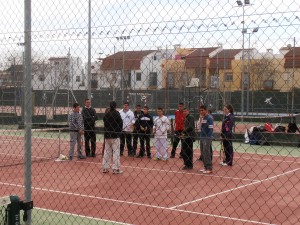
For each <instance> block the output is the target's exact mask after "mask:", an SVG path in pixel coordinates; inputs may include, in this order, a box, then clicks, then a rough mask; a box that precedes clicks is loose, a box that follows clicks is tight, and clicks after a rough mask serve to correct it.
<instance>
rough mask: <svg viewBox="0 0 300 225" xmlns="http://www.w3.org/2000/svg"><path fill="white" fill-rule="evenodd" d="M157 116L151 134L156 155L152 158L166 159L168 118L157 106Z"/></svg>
mask: <svg viewBox="0 0 300 225" xmlns="http://www.w3.org/2000/svg"><path fill="white" fill-rule="evenodd" d="M156 112H157V117H156V118H155V120H154V125H153V134H154V144H155V148H156V155H155V156H154V157H153V160H164V161H166V160H168V141H167V134H168V130H169V129H170V125H171V124H170V121H169V119H168V118H167V117H166V116H164V115H163V109H162V108H160V107H159V108H157V110H156Z"/></svg>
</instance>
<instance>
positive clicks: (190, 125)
mask: <svg viewBox="0 0 300 225" xmlns="http://www.w3.org/2000/svg"><path fill="white" fill-rule="evenodd" d="M182 133H183V134H184V136H185V138H195V137H196V133H195V119H194V117H193V116H192V115H190V114H188V115H187V116H186V117H185V118H184V130H183V131H182Z"/></svg>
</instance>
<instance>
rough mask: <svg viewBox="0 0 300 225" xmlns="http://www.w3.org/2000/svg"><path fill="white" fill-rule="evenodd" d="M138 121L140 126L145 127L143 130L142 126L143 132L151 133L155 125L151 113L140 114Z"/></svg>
mask: <svg viewBox="0 0 300 225" xmlns="http://www.w3.org/2000/svg"><path fill="white" fill-rule="evenodd" d="M137 121H138V124H139V126H140V127H142V128H143V130H142V129H141V128H140V132H141V133H146V134H150V133H151V129H152V127H153V118H152V116H150V115H149V114H143V115H140V116H139V118H138V119H137Z"/></svg>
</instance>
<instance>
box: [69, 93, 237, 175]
mask: <svg viewBox="0 0 300 225" xmlns="http://www.w3.org/2000/svg"><path fill="white" fill-rule="evenodd" d="M116 107H117V105H116V102H115V101H112V102H110V106H109V108H108V109H107V110H106V113H105V115H104V117H103V122H104V143H105V145H104V146H105V147H104V154H103V162H102V169H103V173H108V172H109V169H110V164H111V160H112V170H113V173H114V174H120V173H122V171H121V170H120V166H121V165H120V157H121V156H123V155H124V149H125V144H126V147H127V150H128V156H129V157H138V158H143V157H144V156H147V157H148V158H152V159H153V160H155V161H158V160H162V161H167V160H168V159H169V155H168V139H167V135H168V132H169V130H170V129H171V127H172V126H174V133H173V134H172V135H173V136H172V137H173V143H172V150H171V155H170V158H175V156H176V149H177V146H178V144H179V142H181V151H180V153H179V158H182V159H183V164H184V166H183V168H182V169H183V170H190V169H193V155H194V151H193V143H194V142H195V140H196V139H200V153H201V155H200V158H199V159H198V160H201V161H203V166H204V167H203V169H201V170H199V172H202V173H204V174H210V173H212V171H213V164H212V158H213V155H212V154H213V152H212V140H213V127H214V121H213V117H212V115H211V114H210V112H209V111H208V109H207V107H206V106H205V105H201V106H200V108H199V113H200V118H199V121H198V123H197V126H196V128H198V129H199V131H200V137H196V131H195V129H196V128H195V119H194V117H193V116H192V115H191V114H190V112H189V109H188V108H185V107H184V104H183V103H179V104H178V110H176V112H175V120H174V124H171V122H170V120H169V119H168V118H167V117H166V116H165V115H164V114H163V109H162V108H160V107H158V108H157V109H156V113H157V116H156V117H155V119H153V117H152V115H150V114H149V108H148V106H144V107H143V109H142V107H141V105H136V107H135V111H131V110H130V108H129V103H128V102H125V103H124V104H123V109H121V110H120V111H117V110H116ZM79 112H80V108H79V105H78V104H77V103H74V105H73V113H72V114H71V115H70V117H69V121H70V143H71V145H70V152H69V159H70V160H72V158H73V154H74V147H75V144H76V142H77V143H80V140H81V135H82V134H84V137H85V151H86V156H87V157H89V156H90V157H95V150H96V136H95V121H96V120H97V115H96V112H95V110H94V109H93V108H92V107H91V106H90V100H89V99H86V100H85V107H83V109H82V112H81V114H80V113H79ZM224 114H225V115H224V119H223V121H222V129H221V140H222V145H223V146H224V152H225V157H224V160H223V161H222V162H221V163H220V164H221V165H222V166H232V165H233V147H232V130H233V126H234V116H233V108H232V106H231V105H226V106H224ZM152 133H153V135H154V145H155V148H156V153H155V155H154V156H153V157H152V156H151V152H150V135H151V134H152ZM138 141H139V142H140V150H139V153H137V146H138ZM89 142H90V143H91V147H90V146H89ZM77 151H78V154H77V157H78V158H79V159H84V158H85V156H83V155H82V152H81V145H80V144H78V146H77Z"/></svg>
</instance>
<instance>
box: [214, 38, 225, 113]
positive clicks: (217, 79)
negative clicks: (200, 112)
mask: <svg viewBox="0 0 300 225" xmlns="http://www.w3.org/2000/svg"><path fill="white" fill-rule="evenodd" d="M219 48H221V50H222V48H223V45H222V44H221V43H218V49H217V74H216V75H217V78H216V87H215V88H216V110H219V94H220V74H219ZM220 52H221V51H220Z"/></svg>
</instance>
